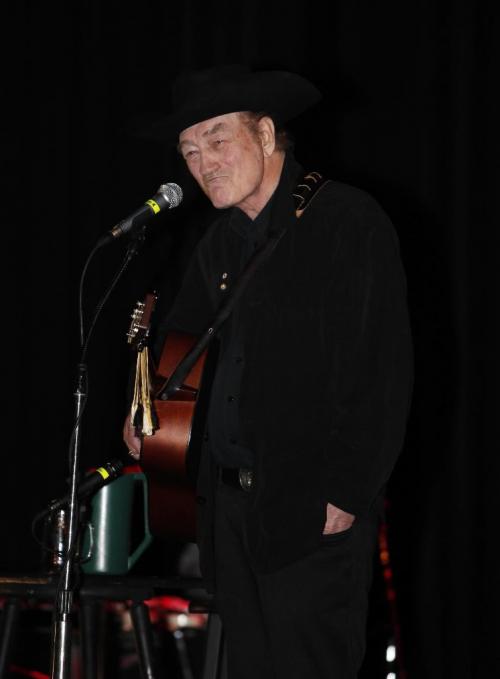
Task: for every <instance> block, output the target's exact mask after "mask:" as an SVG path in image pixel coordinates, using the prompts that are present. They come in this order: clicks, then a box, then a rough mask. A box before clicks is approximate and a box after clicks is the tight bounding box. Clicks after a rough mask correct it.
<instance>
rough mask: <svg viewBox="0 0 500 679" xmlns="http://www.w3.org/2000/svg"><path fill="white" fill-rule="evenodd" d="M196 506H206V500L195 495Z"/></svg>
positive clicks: (201, 496)
mask: <svg viewBox="0 0 500 679" xmlns="http://www.w3.org/2000/svg"><path fill="white" fill-rule="evenodd" d="M196 504H197V505H206V504H207V498H206V497H203V495H197V496H196Z"/></svg>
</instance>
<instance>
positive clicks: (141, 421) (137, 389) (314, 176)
mask: <svg viewBox="0 0 500 679" xmlns="http://www.w3.org/2000/svg"><path fill="white" fill-rule="evenodd" d="M328 181H329V180H328V179H325V178H324V177H323V176H322V175H321V174H319V172H310V173H308V174H306V175H304V176H303V177H302V178H301V179H300V181H299V183H298V184H297V186H296V187H295V189H294V191H293V193H292V196H293V199H294V202H295V216H296V217H297V219H299V218H300V217H301V216H302V215H303V214H304V211H305V210H306V209H307V207H308V205H310V203H311V201H312V199H313V198H314V197H315V196H316V195H317V194H318V192H319V191H320V189H321V188H322V187H323V186H324V185H325V184H326V183H327V182H328ZM287 226H288V225H287ZM287 226H284V227H282V228H281V229H279V230H278V231H276V232H275V233H274V234H273V235H272V236H271V237H270V238H269V239H268V240H267V241H266V243H264V245H263V246H262V247H261V248H260V249H259V250H257V252H256V253H255V254H254V255H253V257H252V258H251V260H250V261H249V262H248V264H247V266H246V267H245V269H244V270H243V273H242V274H241V276H240V277H239V278H238V280H237V281H236V283H235V284H234V286H233V288H232V291H231V293H230V295H229V296H228V297H226V298H225V300H224V302H223V303H222V304H221V306H220V308H219V309H218V311H217V313H216V315H215V318H214V320H213V322H212V323H211V325H210V327H209V328H208V329H207V330H206V331H205V332H204V333H203V335H202V336H201V337H200V338H199V340H198V341H197V342H196V343H195V344H194V346H193V347H192V348H191V349H190V351H188V353H187V354H186V355H185V356H184V358H183V359H182V361H181V362H180V363H179V364H178V365H177V367H176V369H175V370H174V372H173V373H172V374H171V375H170V377H169V378H168V379H167V381H166V382H165V384H164V385H163V387H162V388H161V389H160V392H159V393H157V394H155V395H154V398H160V399H161V400H164V401H166V400H168V399H169V397H170V396H171V395H172V394H173V393H174V392H175V391H177V390H178V389H179V388H180V387H181V386H182V385H183V384H184V380H185V379H186V376H187V375H188V374H189V372H190V371H191V369H192V368H193V366H194V364H195V363H196V361H197V360H198V358H199V357H200V356H201V354H202V353H203V352H204V351H205V349H207V348H208V345H209V344H210V342H211V341H212V340H213V338H214V337H215V335H216V334H217V331H218V330H219V328H220V327H221V326H222V324H223V323H224V322H225V321H226V320H227V318H228V317H229V315H230V314H231V311H232V310H233V308H234V306H235V304H236V303H237V302H238V300H239V299H240V298H241V295H242V294H243V292H244V290H245V288H246V287H247V285H248V283H249V281H250V279H251V278H252V276H253V275H254V273H255V271H256V270H257V269H258V268H259V266H260V265H261V264H262V262H264V261H265V260H266V259H267V258H268V257H269V256H270V255H271V253H272V252H273V251H274V249H275V248H276V246H277V245H278V243H279V241H280V240H281V238H282V237H283V235H284V234H285V232H286V230H287ZM152 396H153V394H152V389H151V379H150V372H149V360H148V347H147V346H143V347H141V348H140V349H139V351H138V354H137V366H136V379H135V386H134V396H133V401H132V407H131V422H133V423H134V425H135V426H136V428H137V430H138V431H139V432H140V433H142V434H143V435H144V436H151V435H152V434H154V432H155V430H156V429H157V428H158V425H157V418H156V415H155V412H154V408H153V403H152Z"/></svg>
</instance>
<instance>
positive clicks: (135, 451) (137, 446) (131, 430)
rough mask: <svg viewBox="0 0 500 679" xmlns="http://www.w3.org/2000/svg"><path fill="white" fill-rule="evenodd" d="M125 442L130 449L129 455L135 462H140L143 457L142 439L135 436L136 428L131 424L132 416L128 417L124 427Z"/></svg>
mask: <svg viewBox="0 0 500 679" xmlns="http://www.w3.org/2000/svg"><path fill="white" fill-rule="evenodd" d="M123 440H124V442H125V445H126V446H127V448H128V454H129V455H130V457H133V458H134V460H138V459H139V458H140V457H141V447H142V442H141V439H140V438H139V437H138V436H136V434H135V427H134V425H133V424H131V423H130V415H127V419H126V420H125V423H124V425H123Z"/></svg>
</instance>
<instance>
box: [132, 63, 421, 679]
mask: <svg viewBox="0 0 500 679" xmlns="http://www.w3.org/2000/svg"><path fill="white" fill-rule="evenodd" d="M319 98H320V96H319V93H318V92H317V90H316V88H314V87H313V86H312V85H311V83H309V82H307V81H305V80H304V79H303V78H301V77H299V76H297V75H294V74H290V73H283V72H263V73H262V72H261V73H251V72H250V71H248V70H247V69H244V68H239V67H238V68H236V67H233V68H223V69H210V70H207V71H200V72H197V73H193V74H189V75H186V76H183V77H182V78H180V79H179V81H178V82H177V84H176V88H175V90H174V106H175V111H174V113H172V115H171V116H170V117H169V118H168V119H167V120H166V121H165V129H166V131H168V132H170V133H172V132H175V134H176V135H178V148H179V151H180V152H181V154H182V155H183V157H184V159H185V161H186V163H187V166H188V168H189V170H190V172H191V173H192V175H193V176H194V178H195V179H196V181H197V182H198V183H199V185H200V186H201V188H202V189H203V191H204V192H205V193H206V195H207V196H208V198H209V199H210V201H211V202H212V204H213V205H214V206H215V207H216V208H220V209H221V210H224V212H223V213H222V214H221V217H220V218H219V219H217V220H216V222H215V223H214V224H213V225H212V226H211V228H210V229H209V230H208V232H207V233H206V235H205V236H204V237H203V238H202V240H201V242H200V243H199V245H198V247H197V249H196V251H195V253H194V254H193V258H192V261H191V264H190V266H189V268H188V271H187V273H186V276H185V279H184V282H183V285H182V288H181V290H180V293H179V295H178V297H177V299H176V301H175V303H174V305H173V308H172V310H171V311H170V313H169V315H168V318H167V320H166V323H165V327H166V328H167V329H171V330H182V331H185V332H190V333H194V334H200V333H202V332H203V331H205V330H206V328H207V327H209V326H210V324H211V322H212V320H213V317H214V316H215V314H216V311H217V309H218V308H219V305H220V304H221V303H223V301H224V299H225V298H226V297H227V295H228V294H231V289H232V287H233V286H234V284H235V281H237V280H238V277H239V276H240V275H241V272H242V270H243V268H244V266H245V264H246V263H247V262H248V261H249V259H251V257H252V254H253V252H254V251H255V250H256V249H259V247H260V246H261V245H262V244H265V243H266V242H267V241H268V240H269V239H273V238H275V237H276V236H277V234H279V240H278V242H277V245H276V247H275V248H274V250H273V252H272V253H271V254H270V255H269V257H268V258H267V259H265V261H263V262H262V263H261V264H260V266H259V267H258V269H257V270H256V271H255V273H254V274H253V276H252V278H251V279H250V281H249V283H248V285H247V287H246V288H245V291H244V293H243V295H242V297H241V298H240V299H239V300H238V302H237V304H236V305H235V308H234V311H233V313H232V315H231V317H230V319H229V321H228V322H227V323H226V324H225V325H224V326H223V327H222V329H221V331H220V339H221V352H220V358H219V363H218V369H217V371H216V375H215V380H214V384H213V388H212V394H211V404H210V409H209V417H208V425H207V432H206V433H207V435H206V437H205V438H206V442H205V448H204V450H203V453H202V457H201V463H200V468H199V473H198V479H197V499H198V503H199V504H198V506H199V510H200V511H199V521H198V533H199V545H200V558H201V566H202V572H203V574H204V576H205V578H206V580H207V583H210V586H212V587H213V589H214V592H215V600H216V605H217V607H218V610H219V611H220V613H221V617H222V621H223V625H224V630H225V635H226V640H227V649H228V669H229V677H230V679H246V677H249V678H250V677H261V678H263V679H265V678H269V679H271V678H275V679H281V678H283V679H284V678H285V677H287V679H290V678H293V677H296V678H297V679H299V678H300V679H309V678H311V677H317V678H320V679H323V678H324V679H327V678H328V679H333V678H335V679H354V677H355V676H356V673H357V670H358V669H359V666H360V664H361V660H362V657H363V652H364V636H365V630H364V627H365V622H366V608H367V600H368V589H369V585H370V579H371V565H372V559H373V552H374V547H375V544H376V534H377V517H378V511H379V507H380V503H381V499H382V493H383V489H384V486H385V484H386V482H387V480H388V477H389V475H390V473H391V471H392V468H393V466H394V463H395V461H396V458H397V455H398V453H399V451H400V449H401V446H402V442H403V437H404V430H405V422H406V417H407V413H408V405H409V398H410V389H411V340H410V330H409V323H408V316H407V309H406V292H405V279H404V273H403V269H402V266H401V261H400V257H399V249H398V243H397V238H396V235H395V232H394V229H393V227H392V225H391V223H390V221H389V219H388V217H387V216H386V215H385V213H384V212H383V211H382V209H381V208H380V206H379V205H378V204H377V203H376V202H375V201H374V200H373V198H371V197H370V196H368V195H367V194H366V193H364V192H362V191H360V190H358V189H356V188H353V187H350V186H346V185H344V184H340V183H337V182H333V181H332V182H328V183H326V184H325V185H323V186H322V187H321V189H320V190H319V191H318V192H317V194H316V195H314V198H313V199H312V200H311V201H310V203H309V204H308V205H307V206H306V208H305V210H303V213H302V214H301V213H300V212H297V206H296V205H295V203H294V197H293V194H295V193H297V191H300V188H298V187H300V185H301V184H302V183H303V182H302V180H301V178H302V177H303V175H304V172H303V170H302V168H301V167H300V166H299V165H298V163H297V162H296V161H295V159H294V157H293V155H292V154H291V152H290V151H289V150H287V149H286V148H285V147H286V143H285V142H284V141H283V138H282V137H281V136H280V135H279V134H277V132H276V125H277V124H282V123H285V122H287V121H288V120H290V119H291V118H293V117H294V116H296V115H298V114H300V113H301V112H302V111H303V110H304V109H305V108H307V107H309V106H311V105H313V104H314V103H316V102H317V101H318V100H319ZM264 111H265V112H266V113H263V112H264ZM125 441H126V443H127V445H128V447H129V451H130V454H131V455H132V456H133V457H135V458H138V456H139V454H140V440H139V439H138V438H136V437H134V431H133V429H130V427H129V424H128V423H126V426H125Z"/></svg>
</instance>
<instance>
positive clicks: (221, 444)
mask: <svg viewBox="0 0 500 679" xmlns="http://www.w3.org/2000/svg"><path fill="white" fill-rule="evenodd" d="M271 205H272V198H271V199H270V200H269V201H268V203H267V204H266V206H265V207H264V208H263V210H262V211H261V212H260V213H259V214H258V215H257V217H256V218H255V219H254V220H251V219H250V217H248V216H247V215H246V214H245V213H244V212H243V211H242V210H240V209H239V208H234V209H233V210H232V213H231V217H230V223H229V224H230V228H231V229H232V230H234V231H235V232H236V233H237V234H238V235H239V237H240V238H239V239H238V242H239V243H240V244H241V248H240V261H239V271H240V273H241V272H242V271H243V270H244V268H245V266H246V265H247V264H248V262H249V261H250V259H251V257H252V255H253V254H254V253H255V252H256V250H258V249H259V248H260V247H261V246H262V245H263V244H264V242H265V241H266V240H267V237H268V229H269V221H270V219H269V218H270V214H271ZM225 280H226V279H225V278H224V273H223V274H222V278H221V284H220V285H221V286H226V285H227V284H226V283H225ZM226 289H227V290H228V293H229V288H228V287H227V288H224V287H222V290H226ZM243 339H244V338H243V333H242V327H241V321H240V313H239V308H238V305H236V307H235V308H234V310H233V313H232V314H231V316H230V317H229V319H228V320H227V321H226V323H225V325H224V326H223V327H222V328H221V330H220V357H219V362H218V365H217V371H216V374H215V378H214V381H213V385H212V391H211V396H210V409H209V414H208V422H207V425H208V426H207V433H208V439H209V442H210V450H211V451H212V454H213V456H214V458H215V461H216V462H217V464H218V465H220V466H221V467H233V468H234V467H244V468H246V469H251V468H252V467H253V463H254V457H253V452H252V451H251V450H250V448H249V446H248V443H247V442H246V441H245V440H244V439H243V438H242V436H241V429H240V423H239V416H238V415H239V395H240V386H241V376H242V373H243V368H244V364H245V351H244V341H243Z"/></svg>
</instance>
